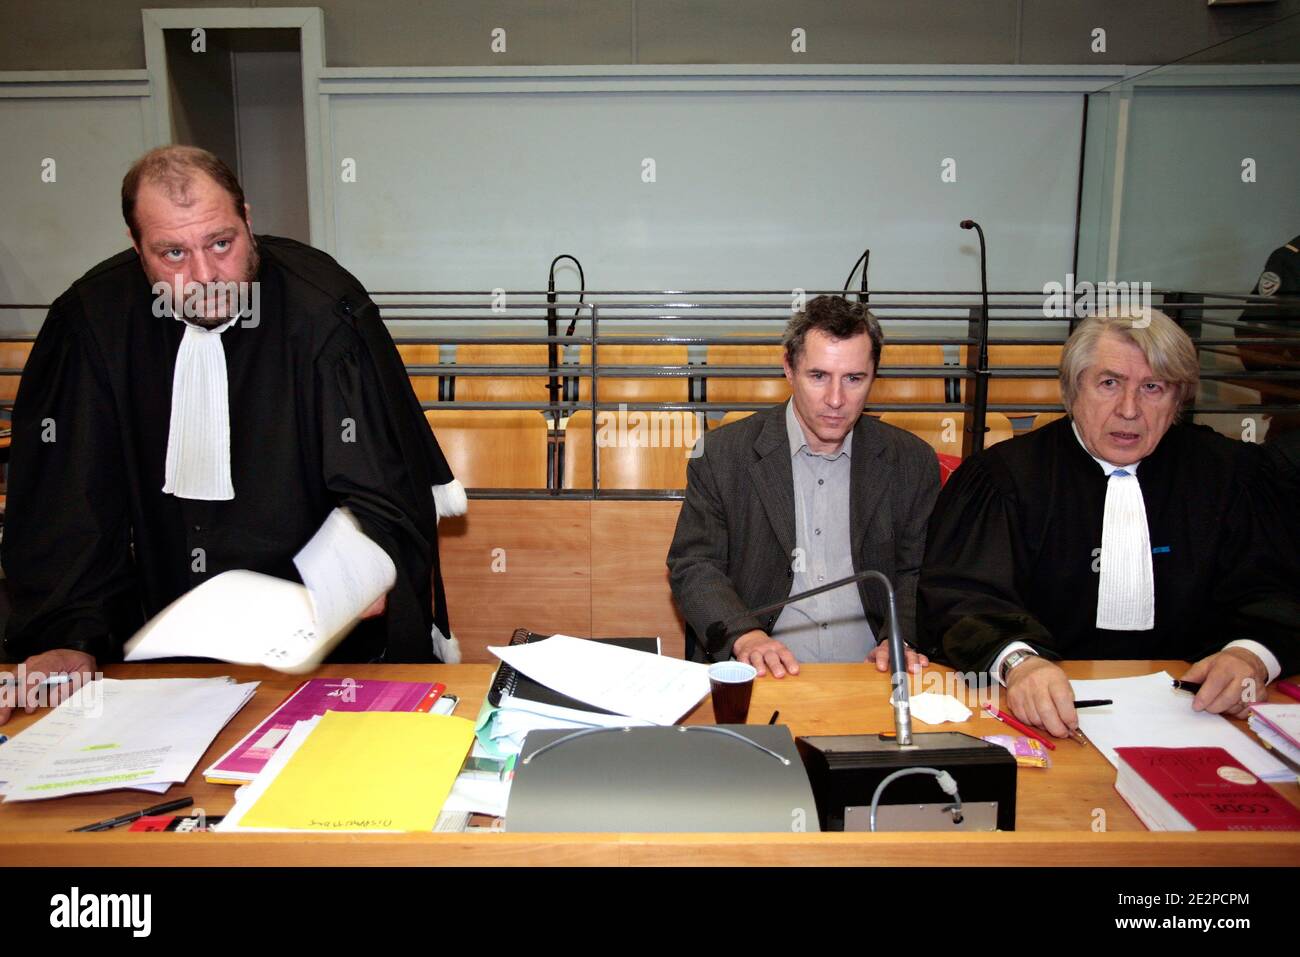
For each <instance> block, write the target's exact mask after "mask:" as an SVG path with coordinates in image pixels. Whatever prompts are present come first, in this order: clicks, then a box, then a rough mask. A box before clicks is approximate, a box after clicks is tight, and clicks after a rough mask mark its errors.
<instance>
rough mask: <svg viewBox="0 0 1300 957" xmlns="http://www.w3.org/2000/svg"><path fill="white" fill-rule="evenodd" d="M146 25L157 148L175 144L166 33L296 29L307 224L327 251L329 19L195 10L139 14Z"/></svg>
mask: <svg viewBox="0 0 1300 957" xmlns="http://www.w3.org/2000/svg"><path fill="white" fill-rule="evenodd" d="M140 15H141V17H142V19H143V24H144V59H145V69H146V72H147V73H148V74H149V91H150V96H149V107H148V109H149V111H150V113H151V114H152V116H151V121H150V122H149V124H148V126H147V129H146V135H147V136H148V137H150V138H151V140H152V143H153V145H154V146H165V145H166V144H168V143H170V142H171V141H172V111H171V88H170V86H169V80H170V77H169V76H168V73H167V48H166V46H165V44H164V42H163V31H164V30H195V29H203V30H240V29H248V28H253V29H259V28H260V29H274V28H279V29H285V28H287V29H292V30H297V31H298V38H299V46H300V50H301V54H302V57H301V58H302V107H303V110H302V112H303V132H304V134H305V138H306V151H307V222H308V227H309V229H310V233H311V242H312V245H314V246H318V247H323V246H324V245H325V237H326V230H325V219H326V212H325V204H324V191H323V181H322V175H323V171H322V165H321V163H322V154H321V130H320V123H321V119H320V109H319V96H318V85H319V82H320V74H321V71H322V70H323V69H324V68H325V18H324V14H323V13H322V12H321V9H320V8H319V7H238V8H231V7H209V8H204V7H194V8H192V9H185V10H170V9H169V10H154V9H145V10H141V11H140Z"/></svg>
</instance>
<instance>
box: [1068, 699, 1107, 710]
mask: <svg viewBox="0 0 1300 957" xmlns="http://www.w3.org/2000/svg"><path fill="white" fill-rule="evenodd" d="M1114 703H1115V702H1114V701H1112V700H1111V699H1110V698H1090V699H1088V700H1087V701H1076V702H1075V703H1074V707H1075V709H1076V710H1077V709H1079V708H1100V707H1101V706H1102V705H1107V704H1114Z"/></svg>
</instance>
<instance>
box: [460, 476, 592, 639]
mask: <svg viewBox="0 0 1300 957" xmlns="http://www.w3.org/2000/svg"><path fill="white" fill-rule="evenodd" d="M439 544H440V549H441V558H442V578H443V583H444V584H445V585H446V588H447V604H448V608H449V610H450V613H451V627H452V630H453V631H454V632H455V634H456V637H457V638H458V639H459V640H460V645H461V654H462V657H463V660H465V661H467V662H471V661H495V660H496V659H495V658H493V656H492V655H491V654H490V653H489V652H488V651H487V650H486V648H487V646H488V645H497V644H505V643H507V642H508V641H509V640H510V633H511V632H512V631H514V630H515V629H516V628H531V629H532V630H533V631H538V632H556V631H563V632H566V633H569V634H574V635H587V634H590V632H591V503H590V502H579V501H553V502H548V501H538V500H533V501H525V500H514V501H508V500H504V501H494V500H488V499H474V500H472V501H471V502H470V503H469V514H468V515H463V516H460V517H459V518H455V519H445V520H443V522H442V524H441V525H440V526H439ZM494 549H501V550H502V551H501V552H496V553H494ZM494 562H496V566H495V567H496V568H497V569H498V570H494Z"/></svg>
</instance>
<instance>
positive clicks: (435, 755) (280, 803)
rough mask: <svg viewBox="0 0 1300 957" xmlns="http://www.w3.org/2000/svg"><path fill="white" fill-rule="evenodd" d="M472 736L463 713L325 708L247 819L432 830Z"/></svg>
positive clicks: (261, 823)
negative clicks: (318, 720)
mask: <svg viewBox="0 0 1300 957" xmlns="http://www.w3.org/2000/svg"><path fill="white" fill-rule="evenodd" d="M473 740H474V724H473V722H471V721H467V720H466V719H464V718H454V717H451V716H448V715H435V714H419V713H402V712H396V713H395V712H383V711H375V712H369V711H367V712H342V711H327V712H325V714H324V716H323V717H322V718H321V720H320V724H319V725H318V726H317V727H316V729H315V730H313V731H312V732H311V734H310V735H309V736H308V737H307V740H305V741H304V742H303V743H302V745H301V747H299V749H298V751H297V752H296V753H295V754H294V755H293V757H292V758H290V759H289V762H288V763H287V764H286V765H285V766H284V769H283V770H281V772H280V774H279V775H278V776H277V777H276V779H275V781H273V782H272V783H271V785H270V786H269V787H268V788H267V790H266V793H264V794H263V795H262V796H261V798H259V799H258V801H257V803H256V804H254V805H253V806H252V807H251V808H250V809H249V810H248V812H247V813H246V814H245V815H244V818H243V821H242V823H243V824H244V825H245V826H247V827H267V828H287V829H295V830H299V829H301V830H311V831H361V830H377V831H431V830H433V825H434V822H435V821H436V820H437V818H438V812H439V811H440V810H441V809H442V805H443V802H444V801H446V800H447V795H448V793H450V791H451V786H452V784H453V783H454V782H455V780H456V775H457V774H458V773H459V772H460V768H461V765H462V764H463V763H464V761H465V755H466V754H467V753H468V752H469V748H470V745H471V744H472V743H473Z"/></svg>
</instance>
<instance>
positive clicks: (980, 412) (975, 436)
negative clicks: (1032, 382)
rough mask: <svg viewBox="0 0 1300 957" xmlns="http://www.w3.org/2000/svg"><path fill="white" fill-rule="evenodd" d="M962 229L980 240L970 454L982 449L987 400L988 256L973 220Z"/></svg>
mask: <svg viewBox="0 0 1300 957" xmlns="http://www.w3.org/2000/svg"><path fill="white" fill-rule="evenodd" d="M958 225H960V226H961V228H962V229H973V230H975V232H976V233H978V234H979V238H980V295H981V301H982V303H983V307H982V308H981V309H980V348H979V365H978V367H977V368H976V370H975V415H974V417H973V418H972V420H971V448H970V450H971V453H972V454H973V453H975V452H979V451H982V450H983V448H984V420H985V413H986V412H987V411H988V409H987V406H988V399H989V273H988V255H987V251H986V250H985V248H984V230H983V228H982V227H981V226H980V224H979V223H977V222H975V220H973V219H963V220H962V221H961V223H959V224H958Z"/></svg>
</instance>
